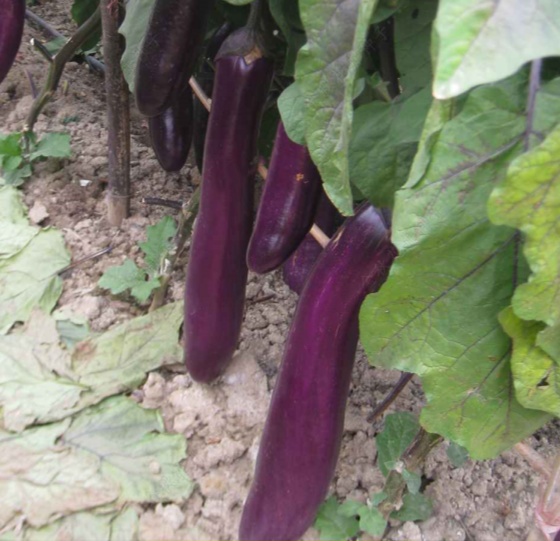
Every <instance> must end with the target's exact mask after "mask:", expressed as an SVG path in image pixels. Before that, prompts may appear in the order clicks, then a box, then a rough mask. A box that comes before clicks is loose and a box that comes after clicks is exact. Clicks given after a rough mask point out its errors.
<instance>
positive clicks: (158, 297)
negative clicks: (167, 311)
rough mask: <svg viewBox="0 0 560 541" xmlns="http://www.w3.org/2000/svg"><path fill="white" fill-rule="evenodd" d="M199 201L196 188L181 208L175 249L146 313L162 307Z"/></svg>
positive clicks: (198, 192) (190, 229)
mask: <svg viewBox="0 0 560 541" xmlns="http://www.w3.org/2000/svg"><path fill="white" fill-rule="evenodd" d="M199 201H200V188H197V189H196V190H195V192H194V193H193V194H192V196H191V198H190V200H189V202H188V203H187V204H185V205H183V207H182V208H183V211H182V212H181V215H180V217H179V223H178V225H177V234H176V235H175V243H174V244H175V249H174V251H173V253H172V254H171V257H170V258H169V265H168V266H167V272H166V273H165V274H164V275H163V276H161V285H160V286H159V287H158V288H157V289H156V290H155V292H154V297H153V299H152V304H150V308H149V310H148V312H153V311H154V310H157V309H158V308H159V307H161V306H163V303H164V301H165V295H166V293H167V288H168V286H169V282H170V281H171V274H172V273H173V270H174V269H175V265H176V264H177V260H178V259H179V256H180V255H181V254H182V253H183V250H184V248H185V244H186V242H187V240H188V239H189V238H190V236H191V232H192V228H193V225H194V220H195V218H196V215H197V213H198V204H199Z"/></svg>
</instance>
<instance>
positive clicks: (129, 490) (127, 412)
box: [61, 396, 193, 503]
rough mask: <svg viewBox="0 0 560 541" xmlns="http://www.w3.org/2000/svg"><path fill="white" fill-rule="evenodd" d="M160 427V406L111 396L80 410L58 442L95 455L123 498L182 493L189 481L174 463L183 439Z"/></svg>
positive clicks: (185, 493) (159, 498) (182, 454)
mask: <svg viewBox="0 0 560 541" xmlns="http://www.w3.org/2000/svg"><path fill="white" fill-rule="evenodd" d="M163 430H164V427H163V419H162V418H161V415H160V414H159V412H157V411H155V410H146V409H144V408H141V407H140V406H138V405H137V404H136V403H135V402H134V401H132V400H130V399H129V398H127V397H124V396H116V397H112V398H108V399H107V400H104V401H103V402H101V403H100V404H97V405H96V406H93V407H91V408H88V409H86V410H84V411H82V412H81V413H80V414H79V415H78V416H77V417H76V418H75V419H74V420H73V421H72V425H71V426H70V428H68V430H66V431H65V433H64V435H63V436H62V438H61V444H63V445H65V446H68V447H70V448H73V449H76V450H79V452H80V454H81V455H82V454H83V455H86V456H87V458H89V457H93V458H95V459H96V460H97V461H98V464H99V470H100V472H101V473H102V475H103V477H104V478H106V479H110V480H111V481H112V482H115V483H117V484H118V485H119V487H120V496H119V501H120V502H122V503H124V502H126V501H134V502H161V501H169V500H182V499H186V498H188V497H189V496H190V494H191V492H192V490H193V483H192V481H191V480H190V479H189V478H188V477H187V475H186V474H185V472H184V470H183V468H182V467H181V466H180V465H179V462H180V461H181V460H183V459H184V458H185V457H186V450H185V447H186V444H185V439H184V437H183V436H182V435H180V434H162V432H163Z"/></svg>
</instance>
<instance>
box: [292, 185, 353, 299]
mask: <svg viewBox="0 0 560 541" xmlns="http://www.w3.org/2000/svg"><path fill="white" fill-rule="evenodd" d="M341 220H342V216H341V215H340V213H339V212H338V210H336V207H335V206H334V205H333V204H332V203H331V200H330V199H329V198H328V197H327V195H326V194H325V192H322V193H321V196H320V198H319V204H318V205H317V210H316V211H315V217H314V219H313V222H314V223H315V224H316V225H317V226H319V228H320V229H321V230H322V231H323V233H325V234H326V235H327V236H329V237H330V236H331V235H332V234H333V233H334V232H335V231H336V227H337V225H338V224H340V222H341ZM322 251H323V248H322V246H321V245H320V244H319V243H318V242H317V241H316V240H315V239H314V238H313V236H312V235H311V234H309V233H308V234H307V235H305V238H304V239H303V240H302V241H301V244H300V245H299V246H298V247H297V249H296V251H295V252H294V253H293V254H292V255H291V256H290V257H289V258H288V259H287V261H286V262H285V263H284V265H282V277H283V278H284V282H286V284H287V285H288V287H289V288H290V289H291V290H292V291H295V292H296V293H297V294H298V295H299V294H300V293H301V292H302V290H303V286H304V285H305V282H306V280H307V277H308V275H309V273H310V272H311V269H312V268H313V265H315V262H316V261H317V259H318V257H319V256H320V255H321V252H322Z"/></svg>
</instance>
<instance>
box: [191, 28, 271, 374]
mask: <svg viewBox="0 0 560 541" xmlns="http://www.w3.org/2000/svg"><path fill="white" fill-rule="evenodd" d="M272 72H273V64H272V62H271V61H270V60H269V59H267V58H265V57H263V54H262V51H261V49H260V48H259V47H258V45H257V43H256V41H255V40H254V34H253V32H251V31H249V30H248V29H241V30H238V31H237V32H235V33H234V34H232V35H231V36H230V37H229V38H228V39H227V40H226V41H225V42H224V44H223V45H222V47H221V49H220V52H219V53H218V56H217V59H216V79H215V83H214V92H213V95H212V110H211V112H210V119H209V122H208V133H207V135H206V147H205V150H204V167H203V178H202V191H201V196H200V210H199V214H198V217H197V220H196V224H195V228H194V232H193V239H192V245H191V251H190V260H189V266H188V269H187V282H186V287H185V324H184V335H185V363H186V367H187V370H188V371H189V372H190V374H191V376H192V377H193V379H195V380H196V381H200V382H209V381H212V380H213V379H214V378H216V377H217V376H219V375H220V373H221V372H222V371H223V369H224V368H225V367H226V365H227V364H228V363H229V361H230V360H231V358H232V356H233V353H234V352H235V348H236V346H237V342H238V339H239V334H240V331H241V322H242V319H243V308H244V303H245V285H246V281H247V272H248V270H247V264H246V262H245V255H246V252H247V244H248V243H249V237H250V236H251V226H252V222H253V191H254V174H255V155H256V151H257V137H258V131H259V124H260V120H261V116H262V111H263V107H264V104H265V100H266V97H267V93H268V89H269V87H270V82H271V79H272Z"/></svg>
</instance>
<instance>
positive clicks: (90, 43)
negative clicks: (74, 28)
mask: <svg viewBox="0 0 560 541" xmlns="http://www.w3.org/2000/svg"><path fill="white" fill-rule="evenodd" d="M98 6H99V0H74V3H73V4H72V9H71V13H72V18H73V19H74V21H75V22H76V24H77V25H78V26H80V25H82V24H83V23H85V22H86V20H87V19H89V18H90V17H91V16H92V15H93V13H94V12H95V10H96V9H97V7H98ZM98 26H99V27H98V30H97V31H96V32H95V33H94V34H93V35H92V36H91V37H90V38H89V39H87V40H86V42H85V43H84V44H83V45H82V46H81V47H80V49H81V50H82V51H88V52H89V51H91V50H93V49H94V48H95V46H96V45H97V44H98V43H99V40H100V39H101V23H99V25H98Z"/></svg>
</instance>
